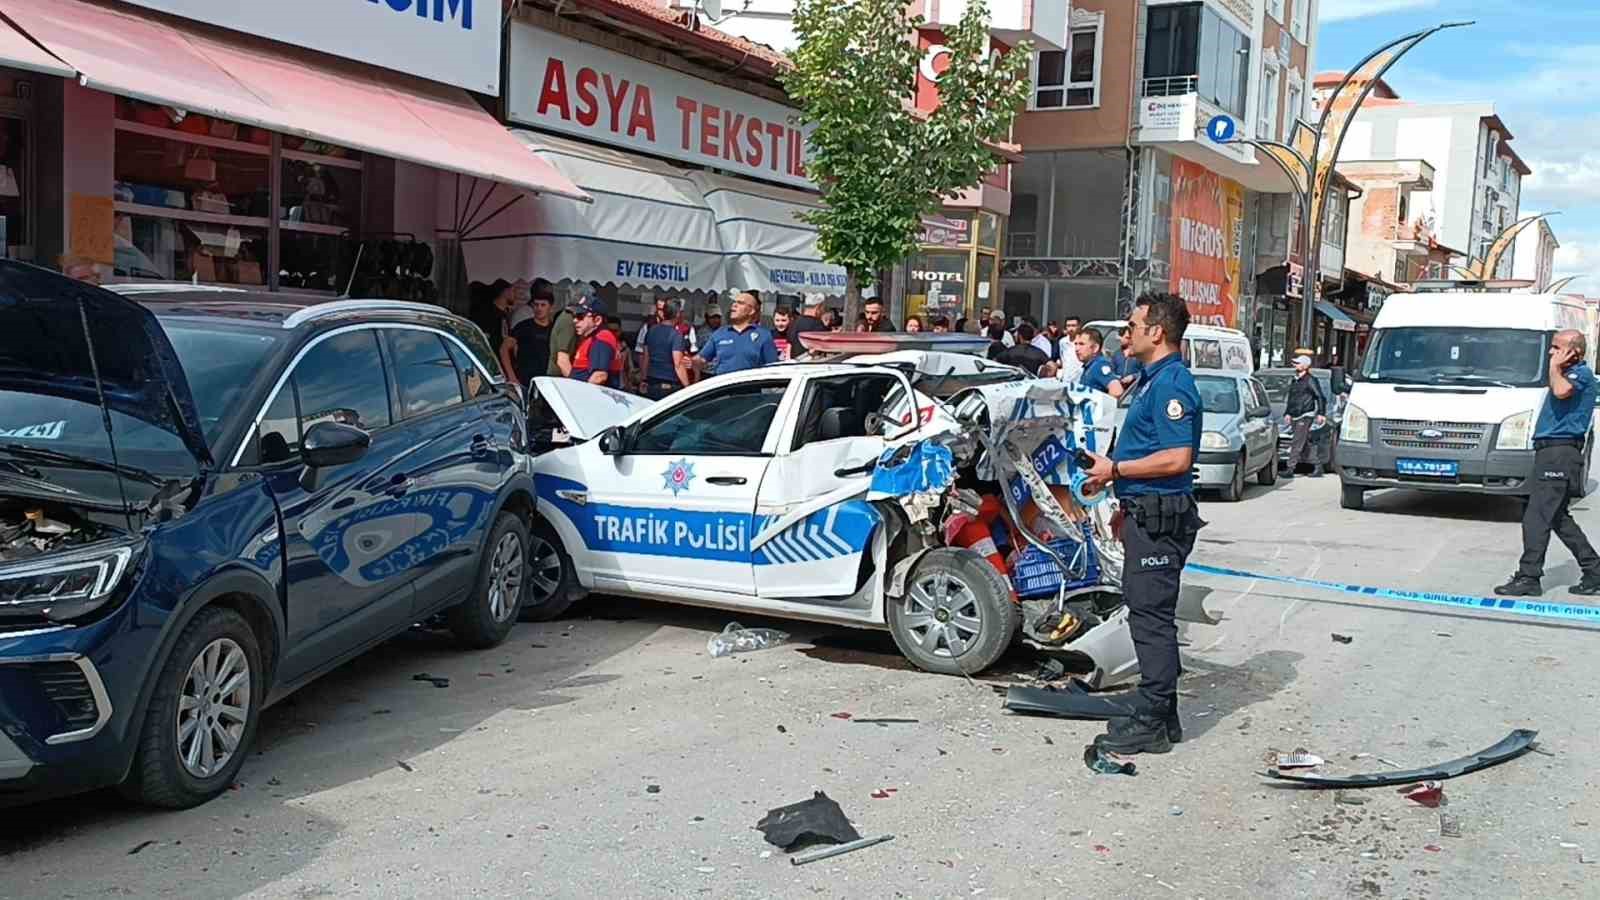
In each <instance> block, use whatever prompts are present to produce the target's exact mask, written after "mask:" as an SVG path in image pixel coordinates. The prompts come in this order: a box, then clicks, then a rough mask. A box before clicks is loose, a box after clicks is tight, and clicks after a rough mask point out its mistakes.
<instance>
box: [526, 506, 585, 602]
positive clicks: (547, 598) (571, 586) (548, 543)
mask: <svg viewBox="0 0 1600 900" xmlns="http://www.w3.org/2000/svg"><path fill="white" fill-rule="evenodd" d="M584 593H585V592H584V590H583V586H582V585H580V584H578V572H577V569H576V568H575V567H574V566H573V565H572V557H571V556H570V555H569V554H568V553H567V548H566V547H565V546H564V545H563V544H562V543H561V537H560V536H559V535H557V534H556V530H555V529H554V528H552V527H550V523H549V522H546V521H544V520H543V519H540V520H539V521H537V522H534V523H533V527H532V528H530V529H528V596H527V599H525V600H523V601H522V621H524V622H548V621H550V620H551V619H555V618H559V617H560V616H561V615H562V614H563V613H565V612H566V611H567V610H569V609H571V608H572V604H574V603H577V602H578V601H579V600H582V599H583V597H584Z"/></svg>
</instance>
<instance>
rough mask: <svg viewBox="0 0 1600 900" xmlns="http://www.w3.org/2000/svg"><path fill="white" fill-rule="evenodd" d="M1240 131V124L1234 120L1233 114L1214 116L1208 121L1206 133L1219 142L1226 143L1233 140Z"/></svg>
mask: <svg viewBox="0 0 1600 900" xmlns="http://www.w3.org/2000/svg"><path fill="white" fill-rule="evenodd" d="M1238 131H1239V124H1238V123H1237V122H1235V121H1233V117H1232V116H1212V117H1211V121H1210V122H1207V123H1206V135H1207V136H1208V137H1210V138H1211V139H1212V140H1213V141H1215V142H1217V143H1219V144H1226V143H1227V142H1229V141H1231V140H1233V136H1234V135H1235V134H1237V133H1238Z"/></svg>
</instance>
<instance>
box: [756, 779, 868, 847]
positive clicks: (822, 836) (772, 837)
mask: <svg viewBox="0 0 1600 900" xmlns="http://www.w3.org/2000/svg"><path fill="white" fill-rule="evenodd" d="M756 830H757V831H760V832H761V834H762V835H763V836H764V837H765V838H766V839H767V843H769V844H771V845H773V846H774V847H781V848H783V850H784V851H786V852H789V853H792V852H794V851H795V850H798V849H801V848H803V847H808V846H810V845H812V844H848V843H850V842H852V841H859V840H861V833H860V832H858V831H856V829H855V826H853V825H851V824H850V819H849V818H847V817H846V816H845V814H844V810H842V809H840V808H839V804H838V803H837V802H835V801H834V800H833V799H831V798H830V797H829V796H828V795H827V794H825V793H823V792H822V791H817V792H816V793H815V794H813V795H812V796H811V799H810V800H802V801H800V802H799V803H791V804H789V805H788V806H780V807H777V808H776V809H770V810H767V814H766V815H765V816H763V817H762V818H761V821H759V822H757V823H756Z"/></svg>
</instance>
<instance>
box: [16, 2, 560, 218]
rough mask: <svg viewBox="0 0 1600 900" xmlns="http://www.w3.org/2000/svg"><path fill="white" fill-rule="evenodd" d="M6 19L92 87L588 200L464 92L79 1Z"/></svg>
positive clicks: (20, 8)
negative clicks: (528, 150) (63, 62)
mask: <svg viewBox="0 0 1600 900" xmlns="http://www.w3.org/2000/svg"><path fill="white" fill-rule="evenodd" d="M4 13H5V15H6V16H7V17H8V18H9V19H10V20H11V22H12V23H14V24H15V25H16V26H17V27H18V28H19V29H21V30H22V31H23V32H25V33H26V34H27V36H29V37H31V38H32V39H33V40H34V41H36V42H37V43H38V44H39V45H41V46H43V47H45V48H47V49H48V50H49V51H50V52H51V53H52V54H54V55H55V56H57V57H59V58H60V59H61V60H63V61H65V62H66V64H67V65H68V66H70V67H71V69H72V70H73V72H75V73H76V75H77V78H78V80H79V82H80V83H81V84H83V85H84V86H86V87H90V88H93V89H95V90H100V91H106V92H109V93H113V94H122V95H124V96H128V97H133V98H136V99H139V100H147V101H150V102H152V103H159V104H162V105H164V106H171V107H174V108H177V109H181V110H184V111H186V112H191V113H204V114H206V115H211V116H216V117H218V118H222V119H229V120H232V121H236V122H242V123H245V124H248V125H256V126H260V127H262V128H268V129H271V130H273V131H279V132H283V133H285V134H290V135H296V136H300V137H308V138H313V139H315V140H319V141H327V142H330V143H334V144H339V145H342V146H345V147H349V148H351V149H355V150H361V151H365V152H369V153H375V154H378V155H380V156H388V157H393V158H395V159H401V160H405V161H407V162H412V163H417V164H419V165H424V166H429V167H432V168H437V169H443V170H445V171H447V172H457V173H460V174H463V175H471V176H474V177H478V178H488V179H492V180H494V181H497V182H502V183H505V184H508V185H514V186H516V187H520V188H524V189H526V190H531V191H536V192H540V193H548V194H556V195H559V196H564V197H574V198H579V199H587V195H585V194H584V193H583V192H582V191H581V190H579V189H578V188H577V186H576V185H574V184H573V183H572V182H571V181H569V180H568V179H567V178H565V177H563V176H562V175H561V174H560V173H559V172H557V171H555V169H553V168H552V167H550V166H549V165H547V164H545V163H544V162H542V161H541V160H538V159H530V158H529V156H528V154H527V153H526V152H524V151H523V149H522V147H521V145H520V144H518V143H517V141H515V140H513V139H512V138H511V137H510V136H508V135H507V134H506V132H505V129H503V128H501V127H500V126H499V124H498V123H496V122H495V120H494V118H493V117H492V116H490V115H489V114H488V113H486V112H484V111H483V110H482V109H481V108H479V107H478V105H477V104H476V103H474V102H473V100H472V98H471V97H469V96H468V95H467V93H466V92H465V91H463V90H460V89H459V88H454V87H449V86H447V85H442V84H438V83H435V82H429V81H424V80H422V79H419V78H413V77H411V76H408V75H405V74H402V73H399V72H392V71H388V70H384V69H378V68H375V67H372V66H367V65H364V64H362V63H357V62H351V61H348V60H343V59H338V58H335V57H331V56H327V55H324V54H319V53H315V52H312V51H308V50H300V49H297V48H294V47H289V46H286V45H283V44H275V43H271V42H268V41H264V40H259V39H255V38H252V37H249V36H246V35H239V34H234V33H232V32H223V31H220V30H217V29H213V28H210V27H208V26H205V25H202V24H199V23H192V22H187V21H182V20H176V19H165V18H157V17H154V16H152V15H149V14H143V15H141V14H134V13H131V12H122V11H120V10H114V9H107V8H105V7H102V6H97V5H94V4H91V3H86V2H83V0H6V3H5V6H4ZM68 74H69V75H70V74H72V73H68Z"/></svg>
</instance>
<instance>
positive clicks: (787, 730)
mask: <svg viewBox="0 0 1600 900" xmlns="http://www.w3.org/2000/svg"><path fill="white" fill-rule="evenodd" d="M778 733H779V734H788V733H789V729H787V728H785V727H783V726H782V725H779V726H778Z"/></svg>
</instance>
